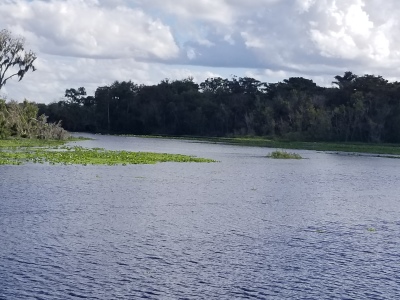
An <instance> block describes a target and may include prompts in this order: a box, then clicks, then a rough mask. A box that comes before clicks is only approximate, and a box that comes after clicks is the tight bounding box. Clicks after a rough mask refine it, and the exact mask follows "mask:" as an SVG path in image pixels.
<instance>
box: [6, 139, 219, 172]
mask: <svg viewBox="0 0 400 300" xmlns="http://www.w3.org/2000/svg"><path fill="white" fill-rule="evenodd" d="M1 142H3V141H1ZM36 146H39V145H37V144H34V146H33V145H29V146H27V147H26V146H22V147H16V146H15V145H12V146H10V147H3V148H1V147H0V165H20V164H22V163H26V162H31V163H50V164H64V165H71V164H80V165H110V166H111V165H128V164H155V163H157V162H215V161H214V160H211V159H205V158H198V157H194V156H188V155H181V154H167V153H151V152H130V151H110V150H105V149H102V148H94V149H90V148H83V147H80V146H75V147H66V146H60V147H46V148H39V147H36Z"/></svg>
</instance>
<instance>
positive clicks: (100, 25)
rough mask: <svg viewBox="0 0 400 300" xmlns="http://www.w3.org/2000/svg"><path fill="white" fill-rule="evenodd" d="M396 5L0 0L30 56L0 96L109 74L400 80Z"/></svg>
mask: <svg viewBox="0 0 400 300" xmlns="http://www.w3.org/2000/svg"><path fill="white" fill-rule="evenodd" d="M399 15H400V2H399V1H398V0H385V1H382V0H246V1H239V0H0V29H7V30H9V31H11V32H12V33H13V35H15V36H22V37H24V38H25V47H26V50H29V49H31V50H33V51H34V52H35V53H36V54H37V57H38V58H37V60H36V61H35V66H36V68H37V71H35V72H33V73H29V74H27V75H26V76H25V77H24V79H23V80H22V81H20V82H18V80H16V79H12V80H10V81H8V82H7V84H6V85H5V86H4V87H3V89H2V90H1V91H0V96H2V97H3V98H6V99H8V100H17V101H23V100H24V99H28V100H29V101H34V102H37V103H51V102H55V101H59V100H61V99H63V97H64V93H65V90H66V89H70V88H75V89H77V88H79V87H85V89H86V91H87V92H88V95H93V94H94V91H95V90H96V88H97V87H99V86H105V85H111V84H112V83H113V82H114V81H116V80H118V81H124V80H125V81H128V80H131V81H133V82H134V83H137V84H145V85H151V84H157V83H159V82H160V81H161V80H163V79H166V78H168V79H170V80H180V79H184V78H188V77H193V79H194V81H196V82H198V83H200V82H202V81H204V80H205V79H207V78H211V77H223V78H231V77H232V76H233V75H236V76H238V77H252V78H255V79H258V80H260V81H263V82H279V81H282V80H283V79H287V78H289V77H304V78H308V79H312V80H314V82H316V83H317V84H319V85H321V86H331V84H332V81H333V80H334V76H336V75H343V74H344V72H345V71H352V72H353V73H355V74H357V75H360V76H361V75H364V74H373V75H381V76H383V77H384V78H385V79H388V80H391V81H395V80H399V81H400V72H399V70H400V21H399V19H398V16H399Z"/></svg>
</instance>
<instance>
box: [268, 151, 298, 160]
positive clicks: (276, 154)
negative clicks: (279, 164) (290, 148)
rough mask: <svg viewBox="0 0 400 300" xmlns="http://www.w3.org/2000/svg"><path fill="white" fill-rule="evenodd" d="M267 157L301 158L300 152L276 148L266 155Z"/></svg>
mask: <svg viewBox="0 0 400 300" xmlns="http://www.w3.org/2000/svg"><path fill="white" fill-rule="evenodd" d="M267 157H270V158H275V159H302V157H301V156H300V154H297V153H291V152H286V151H280V150H276V151H273V152H271V153H269V154H268V155H267Z"/></svg>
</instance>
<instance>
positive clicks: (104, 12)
mask: <svg viewBox="0 0 400 300" xmlns="http://www.w3.org/2000/svg"><path fill="white" fill-rule="evenodd" d="M0 14H1V15H2V16H3V15H4V16H6V18H5V20H2V23H3V24H7V27H9V28H10V29H11V30H12V31H13V32H15V33H18V34H21V35H23V36H27V37H29V41H30V42H31V43H33V44H35V46H36V47H37V48H38V49H39V50H40V51H41V52H43V53H48V54H55V55H65V56H76V57H98V58H102V57H105V58H121V57H126V58H135V59H149V57H155V58H158V59H170V58H173V57H175V56H176V55H177V54H178V51H179V49H178V47H177V45H176V44H175V41H174V38H173V36H172V34H171V32H170V29H169V27H168V26H167V25H165V24H163V23H162V22H161V21H160V20H157V19H154V18H152V17H150V16H148V15H146V14H145V13H144V12H143V11H142V10H140V9H134V8H129V7H125V6H117V7H114V8H111V9H110V8H106V7H102V6H100V5H99V4H98V2H97V1H83V0H69V1H56V0H53V1H41V0H33V1H29V2H28V1H23V0H16V1H12V2H6V3H5V4H0Z"/></svg>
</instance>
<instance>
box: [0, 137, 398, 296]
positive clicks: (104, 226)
mask: <svg viewBox="0 0 400 300" xmlns="http://www.w3.org/2000/svg"><path fill="white" fill-rule="evenodd" d="M91 137H94V138H95V140H91V141H82V142H78V143H77V144H79V145H82V146H85V147H103V148H107V149H114V150H115V149H124V150H133V151H153V152H166V153H181V154H190V155H196V156H199V157H205V158H212V159H216V160H218V161H219V162H217V163H159V164H155V165H130V166H61V165H60V166H58V165H56V166H51V165H41V164H26V165H22V166H0V299H399V297H400V245H399V242H400V235H399V232H400V202H399V201H400V184H399V182H400V172H399V170H400V160H399V159H390V158H378V157H367V156H349V155H338V154H329V153H321V152H315V151H300V150H298V151H296V152H297V153H300V154H301V155H302V156H303V157H304V158H305V159H303V160H273V159H268V158H265V155H266V154H267V153H268V152H270V151H272V150H271V149H267V148H260V147H240V146H232V145H221V144H210V143H200V142H193V141H183V140H166V139H145V138H137V137H111V136H91Z"/></svg>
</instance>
